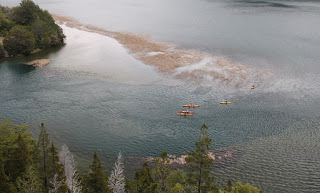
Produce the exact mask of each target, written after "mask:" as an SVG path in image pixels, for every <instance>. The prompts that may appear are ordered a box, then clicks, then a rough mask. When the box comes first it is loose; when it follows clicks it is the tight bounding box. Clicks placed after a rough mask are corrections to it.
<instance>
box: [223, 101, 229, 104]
mask: <svg viewBox="0 0 320 193" xmlns="http://www.w3.org/2000/svg"><path fill="white" fill-rule="evenodd" d="M230 103H232V102H229V101H223V102H220V104H230Z"/></svg>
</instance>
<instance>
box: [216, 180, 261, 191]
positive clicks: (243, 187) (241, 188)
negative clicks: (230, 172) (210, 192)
mask: <svg viewBox="0 0 320 193" xmlns="http://www.w3.org/2000/svg"><path fill="white" fill-rule="evenodd" d="M220 193H261V190H259V189H258V188H256V187H254V186H252V185H250V184H241V182H237V183H236V186H235V187H232V189H231V191H221V190H220Z"/></svg>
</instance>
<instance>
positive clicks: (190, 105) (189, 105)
mask: <svg viewBox="0 0 320 193" xmlns="http://www.w3.org/2000/svg"><path fill="white" fill-rule="evenodd" d="M183 107H200V105H195V104H193V105H192V104H188V105H183Z"/></svg>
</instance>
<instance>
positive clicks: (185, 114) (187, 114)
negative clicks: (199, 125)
mask: <svg viewBox="0 0 320 193" xmlns="http://www.w3.org/2000/svg"><path fill="white" fill-rule="evenodd" d="M177 115H180V116H191V115H193V114H192V113H177Z"/></svg>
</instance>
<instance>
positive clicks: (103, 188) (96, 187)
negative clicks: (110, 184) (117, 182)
mask: <svg viewBox="0 0 320 193" xmlns="http://www.w3.org/2000/svg"><path fill="white" fill-rule="evenodd" d="M89 167H90V172H89V174H88V176H87V179H86V180H85V181H86V182H85V188H84V192H88V193H96V192H99V193H105V192H107V191H108V189H107V182H106V179H105V175H104V173H103V168H102V165H101V162H100V160H99V157H98V155H97V152H94V154H93V162H92V164H91V165H90V166H89Z"/></svg>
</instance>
